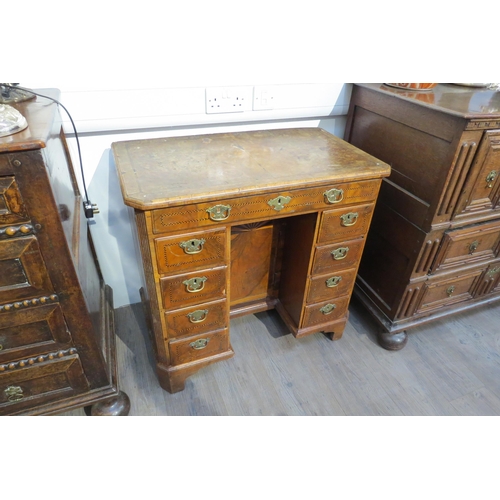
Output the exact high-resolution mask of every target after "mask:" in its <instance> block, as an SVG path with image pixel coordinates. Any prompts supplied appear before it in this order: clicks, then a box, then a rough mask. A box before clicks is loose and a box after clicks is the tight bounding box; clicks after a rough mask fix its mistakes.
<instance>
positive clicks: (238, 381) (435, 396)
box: [63, 298, 500, 416]
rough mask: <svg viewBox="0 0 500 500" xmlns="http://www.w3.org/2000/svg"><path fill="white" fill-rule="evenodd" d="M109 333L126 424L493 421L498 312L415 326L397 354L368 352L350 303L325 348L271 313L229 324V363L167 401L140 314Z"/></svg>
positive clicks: (370, 338)
mask: <svg viewBox="0 0 500 500" xmlns="http://www.w3.org/2000/svg"><path fill="white" fill-rule="evenodd" d="M115 325H116V334H117V358H118V370H119V378H120V386H121V388H122V390H124V391H125V392H126V393H127V394H128V396H129V397H130V400H131V411H130V415H131V416H197V415H200V416H201V415H205V416H259V415H262V416H273V415H276V416H314V415H318V416H364V415H394V416H404V415H407V416H417V415H418V416H420V415H421V416H438V415H468V416H469V415H473V416H482V415H500V354H499V352H500V350H499V347H500V306H499V305H495V306H489V307H488V306H483V307H481V308H478V309H476V310H473V311H469V312H462V313H459V314H457V315H455V316H453V317H450V318H446V319H441V320H437V321H433V322H430V323H427V324H425V325H420V326H418V327H416V328H414V329H412V330H410V335H409V340H408V344H407V345H406V347H405V348H404V349H402V350H401V351H397V352H391V351H386V350H384V349H382V348H381V347H380V346H379V345H378V344H377V341H376V337H375V332H376V325H375V323H374V321H373V320H372V318H371V317H370V316H369V314H368V312H367V311H366V310H365V309H364V308H363V307H362V305H361V304H359V303H358V302H357V300H356V298H354V299H353V300H352V302H351V305H350V317H349V321H348V323H347V326H346V329H345V332H344V336H343V337H342V339H340V340H339V341H334V342H332V341H330V340H329V339H328V338H327V337H326V336H324V335H323V334H315V335H311V336H309V337H305V338H303V339H295V338H294V337H293V336H292V335H291V334H290V333H289V332H288V331H287V329H286V327H285V325H284V324H283V323H282V321H281V319H280V318H279V316H278V315H277V313H276V312H275V311H269V312H264V313H259V314H255V315H249V316H244V317H241V318H235V319H233V320H232V321H231V344H232V346H233V349H234V351H235V356H234V357H233V358H231V359H229V360H226V361H222V362H220V363H216V364H214V365H211V366H209V367H206V368H203V369H202V370H200V371H199V372H197V373H196V374H194V375H192V376H191V377H189V378H188V379H187V381H186V388H185V390H184V391H182V392H180V393H177V394H169V393H167V392H166V391H164V390H163V389H161V387H160V386H159V384H158V382H157V378H156V374H155V368H154V360H153V354H152V348H151V345H150V343H149V338H148V332H147V329H146V323H145V319H144V315H143V310H142V305H141V304H133V305H131V306H127V307H121V308H118V309H116V311H115ZM63 415H65V416H83V415H84V413H83V410H74V411H72V412H67V413H64V414H63Z"/></svg>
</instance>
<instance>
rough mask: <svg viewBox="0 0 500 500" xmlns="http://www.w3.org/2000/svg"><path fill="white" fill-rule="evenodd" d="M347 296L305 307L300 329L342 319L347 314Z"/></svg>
mask: <svg viewBox="0 0 500 500" xmlns="http://www.w3.org/2000/svg"><path fill="white" fill-rule="evenodd" d="M348 306H349V296H344V297H340V298H338V299H335V300H330V301H325V302H321V303H319V304H312V305H309V306H306V308H305V312H304V319H303V320H302V326H301V328H309V327H313V326H316V325H323V324H327V323H331V322H332V321H336V320H338V319H340V318H343V317H344V316H345V315H346V314H347V307H348Z"/></svg>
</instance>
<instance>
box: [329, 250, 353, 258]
mask: <svg viewBox="0 0 500 500" xmlns="http://www.w3.org/2000/svg"><path fill="white" fill-rule="evenodd" d="M347 252H349V247H340V248H336V249H335V250H332V251H331V254H332V256H333V258H334V259H335V260H342V259H345V258H346V256H347Z"/></svg>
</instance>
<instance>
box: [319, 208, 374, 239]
mask: <svg viewBox="0 0 500 500" xmlns="http://www.w3.org/2000/svg"><path fill="white" fill-rule="evenodd" d="M373 207H374V205H373V203H371V204H369V205H354V206H351V207H345V208H341V209H337V210H328V211H325V212H323V215H322V218H321V227H320V230H319V235H318V243H320V244H321V243H331V242H334V241H343V240H352V239H354V238H358V237H360V236H364V235H365V234H366V233H367V231H368V228H369V227H370V221H371V218H372V213H373Z"/></svg>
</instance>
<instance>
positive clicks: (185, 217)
mask: <svg viewBox="0 0 500 500" xmlns="http://www.w3.org/2000/svg"><path fill="white" fill-rule="evenodd" d="M379 185H380V181H379V180H376V181H364V182H351V183H346V184H335V185H329V186H323V187H318V188H308V189H297V190H291V191H276V192H271V193H269V194H265V195H256V196H245V197H241V198H232V199H228V200H221V201H220V202H212V203H198V204H192V205H187V206H186V205H183V206H180V207H171V208H165V209H159V210H154V211H153V212H152V219H153V232H154V233H155V234H159V233H165V232H169V231H178V230H183V229H190V228H196V227H203V226H210V225H214V224H221V223H228V224H232V223H234V222H243V221H248V220H254V219H255V220H257V219H273V218H276V217H279V216H282V215H290V214H295V213H297V214H298V213H303V212H308V211H309V212H312V211H317V210H319V209H323V208H328V207H331V206H342V205H350V204H354V203H360V202H366V201H373V200H375V199H376V196H377V193H378V188H379Z"/></svg>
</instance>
